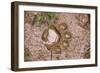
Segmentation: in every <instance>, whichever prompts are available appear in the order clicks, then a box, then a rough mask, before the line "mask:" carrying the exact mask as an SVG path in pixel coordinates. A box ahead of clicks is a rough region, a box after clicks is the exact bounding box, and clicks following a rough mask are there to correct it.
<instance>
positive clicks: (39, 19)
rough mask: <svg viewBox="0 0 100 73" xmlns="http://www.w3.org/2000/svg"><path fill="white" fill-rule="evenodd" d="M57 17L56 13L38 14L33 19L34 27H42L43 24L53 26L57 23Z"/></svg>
mask: <svg viewBox="0 0 100 73" xmlns="http://www.w3.org/2000/svg"><path fill="white" fill-rule="evenodd" d="M56 19H57V16H56V15H55V14H54V13H50V12H43V13H41V14H37V15H36V16H35V17H34V18H33V22H32V25H36V26H41V25H42V24H48V25H49V24H53V23H55V21H56Z"/></svg>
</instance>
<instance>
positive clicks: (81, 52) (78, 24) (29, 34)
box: [24, 11, 90, 61]
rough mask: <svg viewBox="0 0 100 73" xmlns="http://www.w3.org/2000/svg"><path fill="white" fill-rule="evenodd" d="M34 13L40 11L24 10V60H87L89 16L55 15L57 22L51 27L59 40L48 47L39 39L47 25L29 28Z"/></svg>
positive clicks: (74, 14) (88, 54)
mask: <svg viewBox="0 0 100 73" xmlns="http://www.w3.org/2000/svg"><path fill="white" fill-rule="evenodd" d="M38 13H41V12H30V11H25V15H24V16H25V17H24V47H25V48H24V50H25V52H24V61H47V60H68V59H86V58H90V15H89V14H79V13H55V15H56V16H57V17H58V19H57V20H56V22H55V24H53V25H54V26H55V27H56V29H57V31H58V32H59V33H60V35H61V37H60V41H59V42H57V43H56V44H55V43H53V44H52V46H51V45H48V44H46V43H44V42H45V41H44V40H43V39H42V38H41V37H42V36H43V33H44V31H45V30H47V29H48V25H46V24H42V25H41V27H37V26H35V25H32V21H33V18H34V17H35V15H36V14H38ZM63 26H64V27H63ZM58 37H59V36H58ZM53 38H54V37H53ZM50 39H51V38H50ZM46 45H47V46H49V47H47V46H46Z"/></svg>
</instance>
